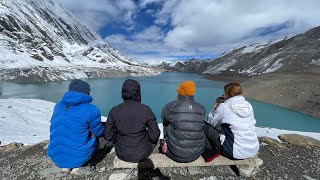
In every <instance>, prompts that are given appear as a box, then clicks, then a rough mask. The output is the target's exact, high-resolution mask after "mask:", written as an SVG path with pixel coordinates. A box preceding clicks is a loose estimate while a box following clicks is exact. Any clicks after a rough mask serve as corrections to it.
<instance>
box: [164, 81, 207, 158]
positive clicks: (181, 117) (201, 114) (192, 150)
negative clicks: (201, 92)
mask: <svg viewBox="0 0 320 180" xmlns="http://www.w3.org/2000/svg"><path fill="white" fill-rule="evenodd" d="M177 92H178V94H179V96H178V100H175V101H172V102H170V103H168V104H167V105H166V106H165V107H164V108H163V110H162V120H163V127H164V128H163V131H164V141H165V142H164V144H163V145H162V152H163V153H165V154H166V155H167V156H168V157H169V158H171V159H172V160H174V161H176V162H180V163H187V162H192V161H194V160H196V159H197V158H198V157H199V156H200V155H201V154H202V153H203V151H204V147H205V135H204V130H203V128H204V124H205V116H206V111H205V108H204V107H203V106H202V105H201V104H199V103H197V102H195V100H194V94H195V84H194V82H192V81H185V82H182V83H181V84H180V85H179V87H178V89H177Z"/></svg>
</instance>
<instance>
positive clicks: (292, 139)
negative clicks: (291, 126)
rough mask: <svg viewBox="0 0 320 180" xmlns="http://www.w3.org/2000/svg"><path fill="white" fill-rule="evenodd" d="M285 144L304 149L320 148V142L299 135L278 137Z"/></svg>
mask: <svg viewBox="0 0 320 180" xmlns="http://www.w3.org/2000/svg"><path fill="white" fill-rule="evenodd" d="M278 137H279V139H280V140H281V141H283V142H287V143H289V144H293V145H298V146H303V147H308V148H310V147H318V148H320V141H319V140H317V139H314V138H311V137H307V136H302V135H298V134H282V135H280V136H278Z"/></svg>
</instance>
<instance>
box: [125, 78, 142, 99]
mask: <svg viewBox="0 0 320 180" xmlns="http://www.w3.org/2000/svg"><path fill="white" fill-rule="evenodd" d="M122 99H123V100H133V101H138V102H141V91H140V84H139V83H138V81H135V80H133V79H128V80H126V81H125V82H124V83H123V85H122Z"/></svg>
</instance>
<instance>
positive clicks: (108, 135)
mask: <svg viewBox="0 0 320 180" xmlns="http://www.w3.org/2000/svg"><path fill="white" fill-rule="evenodd" d="M122 99H123V100H124V102H123V103H121V104H119V105H117V106H115V107H113V108H112V109H111V110H110V112H109V115H108V120H107V123H106V126H105V130H104V137H105V139H106V140H107V143H109V142H112V143H113V144H115V151H116V155H117V156H118V158H119V159H121V160H123V161H127V162H140V161H143V160H145V159H147V158H148V157H149V156H150V154H151V153H152V151H153V149H154V147H155V145H156V144H157V142H158V139H159V136H160V130H159V127H158V124H157V121H156V117H155V115H154V114H153V112H152V110H151V109H150V108H149V107H148V106H146V105H144V104H142V103H141V92H140V84H139V83H138V82H137V81H135V80H132V79H128V80H126V81H125V82H124V83H123V86H122Z"/></svg>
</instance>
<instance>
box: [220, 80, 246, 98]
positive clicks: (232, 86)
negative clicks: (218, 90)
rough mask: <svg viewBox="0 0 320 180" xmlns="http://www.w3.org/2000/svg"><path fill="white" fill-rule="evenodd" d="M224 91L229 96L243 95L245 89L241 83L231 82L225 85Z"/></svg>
mask: <svg viewBox="0 0 320 180" xmlns="http://www.w3.org/2000/svg"><path fill="white" fill-rule="evenodd" d="M224 92H225V93H226V95H227V96H229V97H233V96H238V95H243V89H242V87H241V85H240V84H239V83H229V84H227V85H225V86H224Z"/></svg>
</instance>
